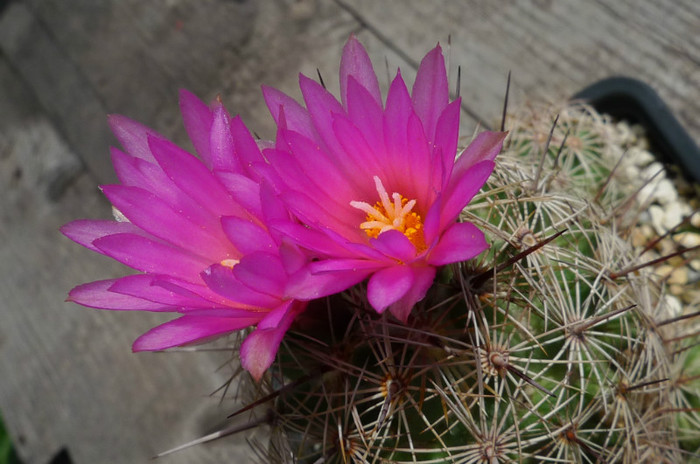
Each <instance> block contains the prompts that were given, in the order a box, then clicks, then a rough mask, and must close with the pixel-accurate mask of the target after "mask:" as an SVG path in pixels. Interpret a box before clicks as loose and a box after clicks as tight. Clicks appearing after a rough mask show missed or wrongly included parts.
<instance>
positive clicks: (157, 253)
mask: <svg viewBox="0 0 700 464" xmlns="http://www.w3.org/2000/svg"><path fill="white" fill-rule="evenodd" d="M93 244H94V245H95V247H97V248H98V249H99V250H100V252H102V253H104V254H106V255H107V256H110V257H112V258H114V259H116V260H117V261H119V262H120V263H123V264H126V265H127V266H129V267H131V268H134V269H137V270H139V271H141V272H147V273H151V274H164V275H170V276H173V277H177V278H179V279H183V280H188V281H191V282H197V281H199V280H200V278H199V273H200V272H201V271H202V270H203V269H206V268H207V266H209V264H210V263H209V262H207V261H205V260H203V259H202V258H200V257H197V256H194V255H192V254H190V253H187V252H186V251H184V250H182V249H180V248H175V247H173V246H170V245H166V244H164V243H161V242H157V241H155V240H152V239H149V238H146V237H143V236H140V235H136V234H114V235H108V236H106V237H102V238H99V239H97V240H95V241H94V242H93Z"/></svg>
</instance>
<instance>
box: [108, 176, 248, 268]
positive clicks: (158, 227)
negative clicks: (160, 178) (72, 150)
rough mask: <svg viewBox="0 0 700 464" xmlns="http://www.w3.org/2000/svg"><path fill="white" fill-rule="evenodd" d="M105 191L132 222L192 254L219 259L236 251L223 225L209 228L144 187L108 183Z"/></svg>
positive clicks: (110, 199)
mask: <svg viewBox="0 0 700 464" xmlns="http://www.w3.org/2000/svg"><path fill="white" fill-rule="evenodd" d="M102 192H103V193H104V194H105V196H106V197H107V198H108V199H109V201H110V202H111V203H112V204H113V205H114V206H115V207H116V208H117V209H118V210H119V211H120V212H121V213H122V214H123V215H124V216H126V217H127V218H128V219H129V221H130V222H131V223H132V224H134V225H136V226H138V227H140V228H141V229H143V230H145V231H146V232H148V233H150V234H153V235H154V236H156V237H158V238H161V239H163V240H165V241H167V242H169V243H172V244H173V245H176V246H179V247H181V248H184V249H186V250H188V251H190V252H191V253H193V254H196V255H199V256H202V257H210V258H211V259H212V260H217V259H223V258H224V256H225V255H226V254H227V253H228V252H232V251H235V250H232V247H231V244H230V243H228V241H227V240H226V238H225V237H224V235H223V233H222V231H221V228H217V229H215V230H211V229H210V230H207V228H206V227H203V226H202V225H198V224H195V223H194V222H192V221H190V220H189V219H187V218H186V217H184V216H182V215H180V214H178V213H176V212H175V211H174V210H173V209H172V208H170V206H169V205H168V204H166V203H165V202H164V201H162V200H161V199H160V198H158V197H157V196H155V195H153V194H151V193H149V192H147V191H145V190H142V189H140V188H138V187H126V186H123V185H105V186H103V187H102Z"/></svg>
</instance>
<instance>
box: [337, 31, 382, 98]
mask: <svg viewBox="0 0 700 464" xmlns="http://www.w3.org/2000/svg"><path fill="white" fill-rule="evenodd" d="M351 78H353V79H355V80H356V81H357V82H358V83H359V84H360V85H361V86H362V87H364V88H365V89H367V92H368V93H369V94H370V95H371V96H372V98H373V99H374V101H376V102H377V104H378V105H379V106H381V104H382V94H381V92H380V91H379V81H378V80H377V75H376V74H375V73H374V68H373V67H372V62H371V61H370V59H369V55H368V54H367V50H365V47H363V46H362V44H361V43H360V42H359V41H358V40H357V38H355V36H354V35H351V36H350V38H349V39H348V41H347V43H346V44H345V47H343V56H342V58H341V59H340V97H341V101H342V102H343V106H345V108H348V105H349V102H350V101H351V99H352V96H351V95H349V90H348V86H349V81H350V79H351Z"/></svg>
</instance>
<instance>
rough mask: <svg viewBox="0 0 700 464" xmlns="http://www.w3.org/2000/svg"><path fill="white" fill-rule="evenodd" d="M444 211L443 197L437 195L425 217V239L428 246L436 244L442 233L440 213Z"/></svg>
mask: <svg viewBox="0 0 700 464" xmlns="http://www.w3.org/2000/svg"><path fill="white" fill-rule="evenodd" d="M441 212H442V197H441V196H440V195H438V196H437V198H436V199H435V201H434V202H433V204H432V205H431V206H430V209H429V210H428V212H427V213H426V215H425V218H424V219H423V239H424V240H425V244H426V246H427V247H428V248H431V247H432V246H433V245H434V243H433V242H434V241H435V240H437V238H438V236H439V235H440V232H441V230H440V214H441Z"/></svg>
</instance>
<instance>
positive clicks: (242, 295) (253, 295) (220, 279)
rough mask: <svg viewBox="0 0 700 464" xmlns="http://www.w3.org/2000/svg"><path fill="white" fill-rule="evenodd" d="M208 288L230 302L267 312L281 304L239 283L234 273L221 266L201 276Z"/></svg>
mask: <svg viewBox="0 0 700 464" xmlns="http://www.w3.org/2000/svg"><path fill="white" fill-rule="evenodd" d="M201 277H202V279H203V280H204V282H205V283H206V284H207V286H208V287H209V288H210V289H211V290H212V291H214V292H216V293H218V294H219V295H221V296H223V297H224V298H228V299H229V300H230V301H233V302H236V303H241V304H245V305H250V306H253V307H256V308H259V309H260V310H261V311H264V312H267V309H269V308H274V307H276V306H278V305H279V304H280V299H279V298H278V297H275V296H270V295H268V294H266V293H260V292H258V291H255V290H253V289H252V288H250V287H249V286H247V285H245V284H243V283H242V282H241V281H239V280H238V279H237V278H236V276H235V275H234V274H233V271H232V270H231V269H230V268H228V267H226V266H222V265H221V264H214V265H212V266H209V267H208V268H207V269H206V270H205V271H204V272H202V275H201Z"/></svg>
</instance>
